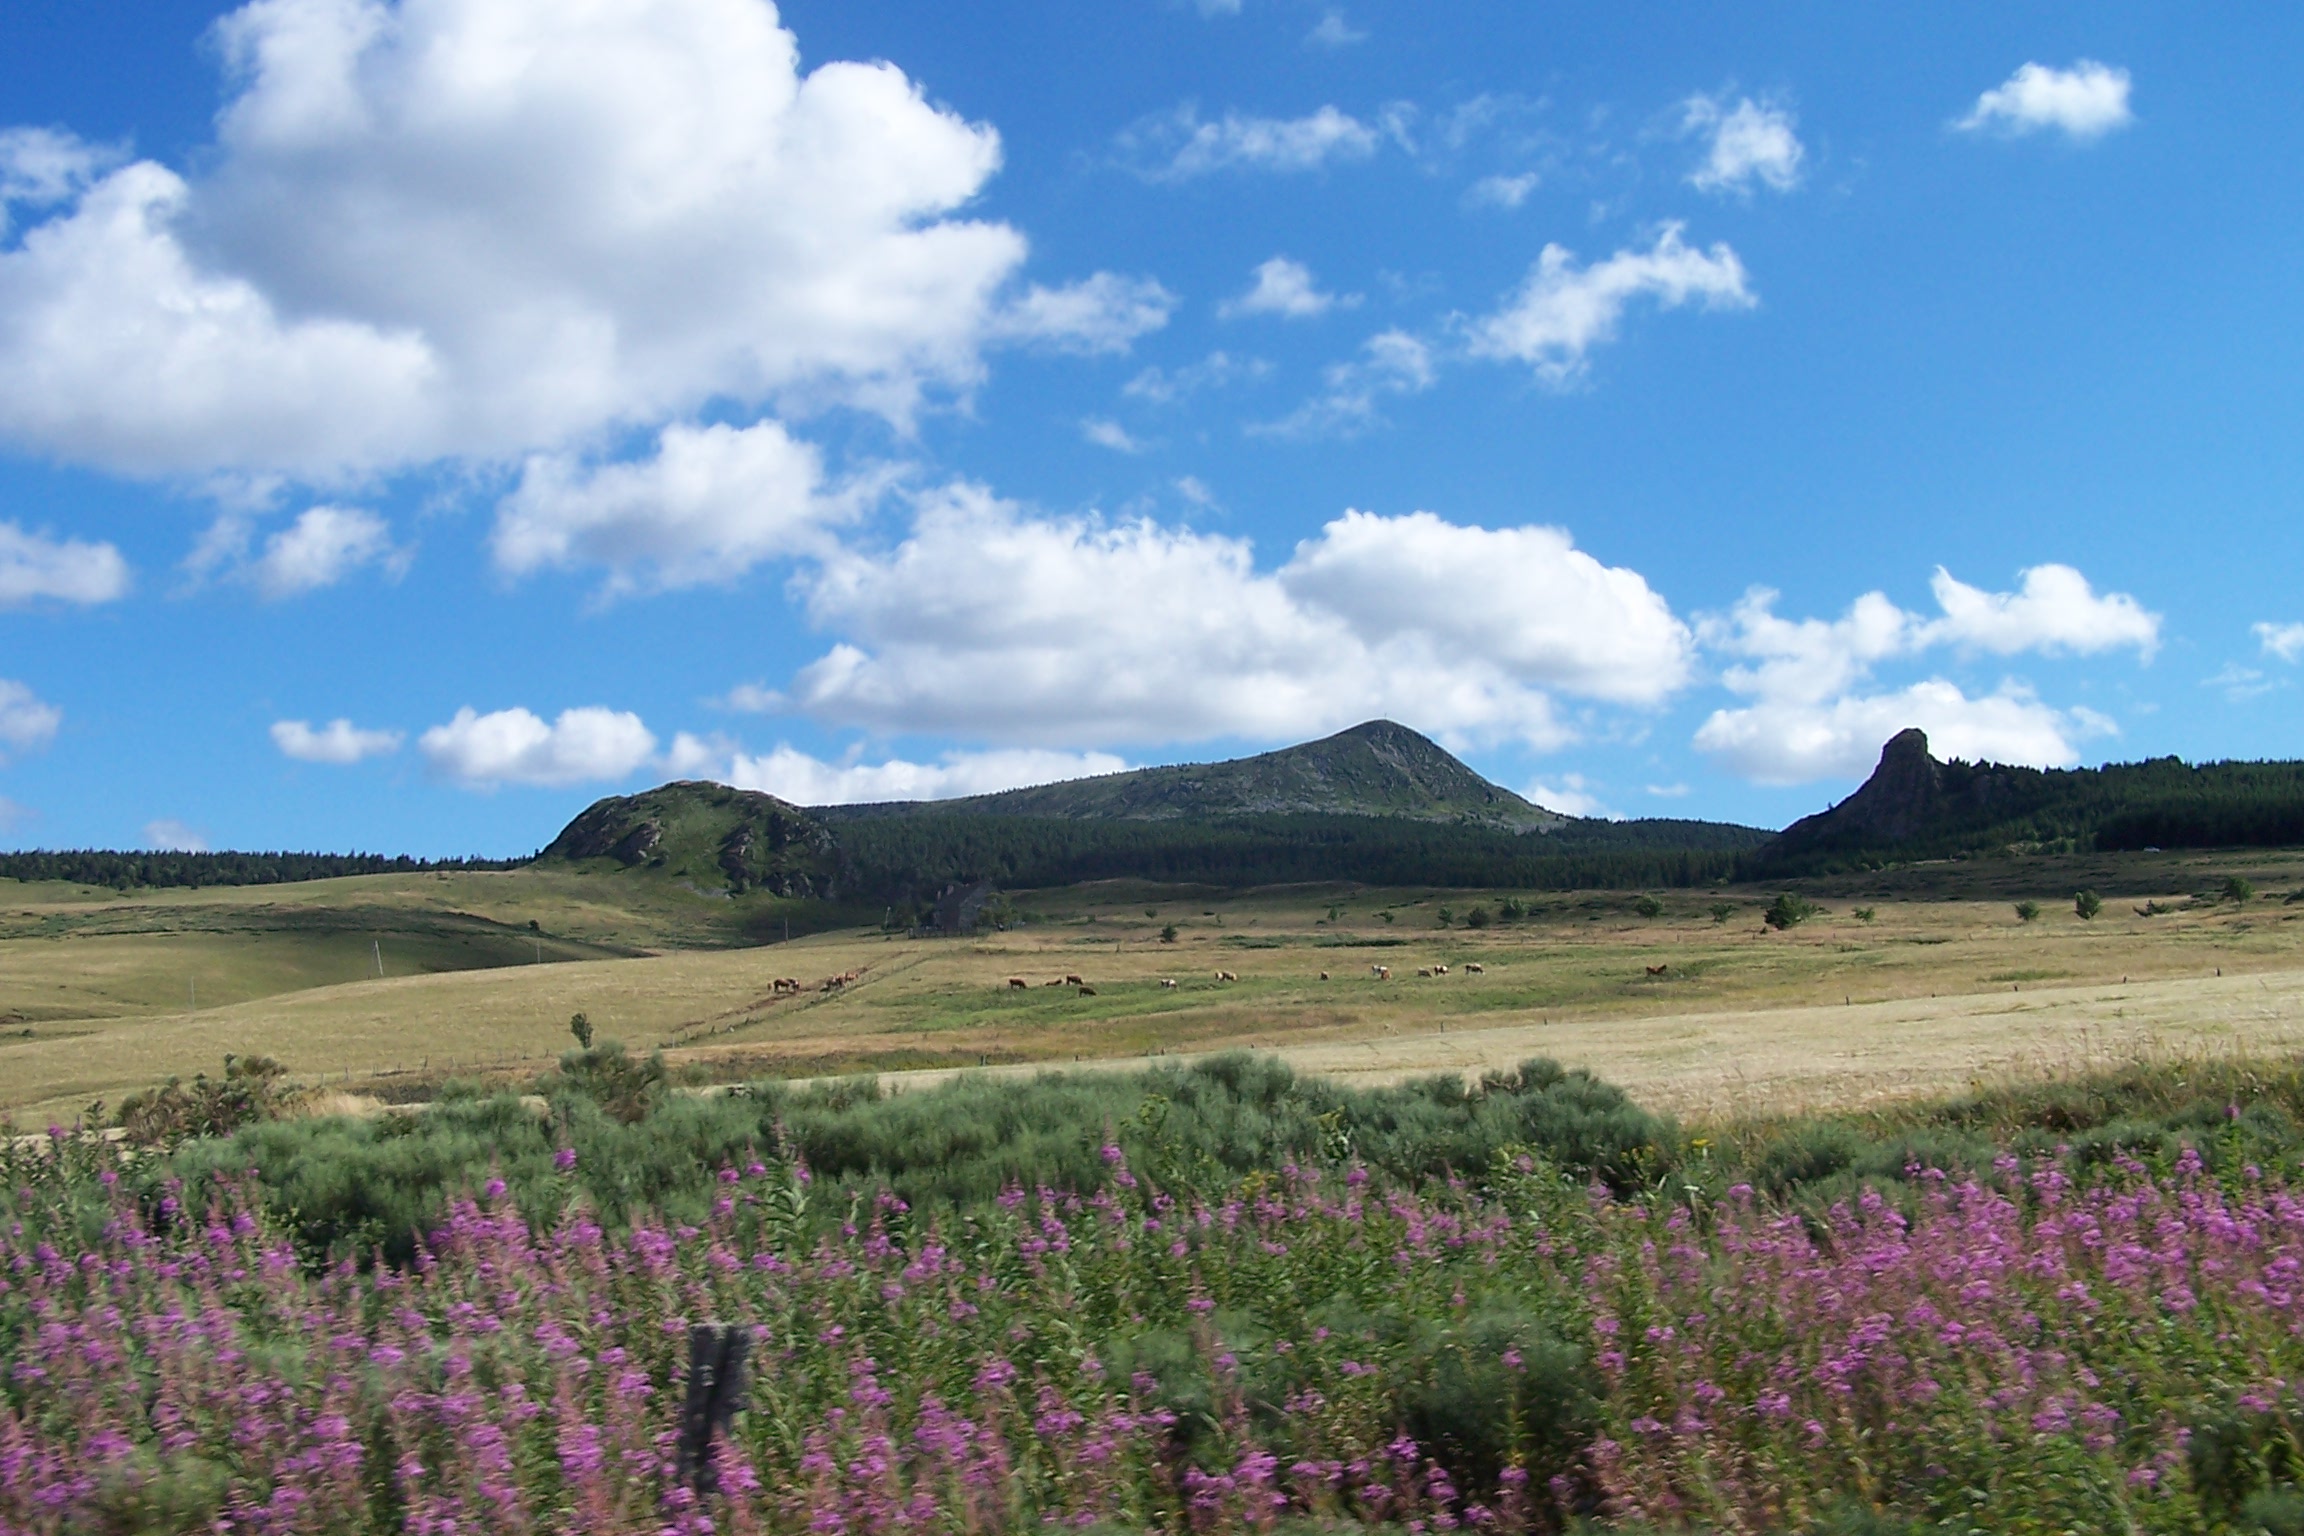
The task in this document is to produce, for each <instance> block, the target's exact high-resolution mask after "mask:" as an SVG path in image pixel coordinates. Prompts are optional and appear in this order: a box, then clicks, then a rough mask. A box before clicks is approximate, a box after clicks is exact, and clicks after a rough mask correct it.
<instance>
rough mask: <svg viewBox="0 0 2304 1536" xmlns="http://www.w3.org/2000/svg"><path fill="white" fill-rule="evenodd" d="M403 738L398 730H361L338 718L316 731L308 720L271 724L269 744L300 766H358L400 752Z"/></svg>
mask: <svg viewBox="0 0 2304 1536" xmlns="http://www.w3.org/2000/svg"><path fill="white" fill-rule="evenodd" d="M405 739H406V738H405V737H404V736H403V735H402V734H401V733H400V732H398V731H364V730H362V729H360V728H359V727H358V726H356V725H354V724H353V723H352V722H351V721H349V720H346V719H343V718H341V717H339V718H337V719H334V720H331V721H329V722H328V723H327V724H326V725H324V726H321V727H320V728H319V729H318V730H314V729H313V728H312V724H311V722H310V721H308V720H275V721H273V722H272V745H274V746H276V747H278V748H279V749H280V751H281V753H282V754H283V755H284V756H288V757H292V758H294V759H296V760H297V761H298V762H300V763H339V764H341V763H357V762H359V761H360V760H361V759H363V758H369V757H386V756H389V755H390V754H392V753H394V752H397V751H399V750H400V743H401V742H402V741H403V740H405Z"/></svg>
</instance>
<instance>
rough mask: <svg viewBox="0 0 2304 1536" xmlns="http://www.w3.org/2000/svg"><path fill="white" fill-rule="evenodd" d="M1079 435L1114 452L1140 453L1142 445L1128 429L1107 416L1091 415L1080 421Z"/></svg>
mask: <svg viewBox="0 0 2304 1536" xmlns="http://www.w3.org/2000/svg"><path fill="white" fill-rule="evenodd" d="M1080 435H1081V436H1082V437H1084V438H1086V439H1088V441H1090V442H1092V443H1094V444H1095V445H1096V446H1097V447H1099V448H1109V449H1111V450H1112V451H1113V452H1114V453H1142V452H1143V451H1144V445H1143V444H1142V443H1140V442H1138V441H1137V440H1136V439H1135V438H1134V437H1131V436H1130V435H1129V433H1128V429H1127V428H1126V427H1124V426H1122V425H1120V423H1118V422H1116V421H1114V420H1112V419H1111V418H1110V417H1108V416H1091V417H1089V418H1088V419H1087V420H1085V421H1083V422H1081V423H1080Z"/></svg>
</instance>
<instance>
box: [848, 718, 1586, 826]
mask: <svg viewBox="0 0 2304 1536" xmlns="http://www.w3.org/2000/svg"><path fill="white" fill-rule="evenodd" d="M812 814H814V815H816V816H820V817H823V818H825V819H826V820H829V821H833V822H840V821H853V820H859V819H863V818H866V817H875V816H918V815H933V816H937V817H948V816H971V815H973V816H1043V817H1055V818H1059V819H1062V820H1068V821H1079V820H1097V821H1175V820H1182V819H1186V818H1206V817H1229V816H1302V815H1312V816H1386V817H1398V818H1402V819H1405V820H1409V821H1430V822H1451V823H1456V824H1459V825H1465V826H1484V827H1495V828H1499V829H1501V830H1504V831H1509V832H1541V831H1548V830H1550V829H1552V828H1554V827H1558V826H1560V825H1562V824H1563V823H1564V822H1566V821H1567V819H1568V818H1567V817H1565V816H1562V815H1560V814H1559V813H1558V812H1557V811H1548V810H1546V809H1544V808H1543V807H1542V806H1540V805H1534V804H1531V803H1530V802H1529V801H1526V800H1523V799H1522V798H1521V797H1520V796H1518V795H1516V794H1514V793H1512V791H1510V790H1508V789H1501V788H1499V787H1497V786H1496V785H1494V784H1491V783H1489V782H1488V781H1487V780H1486V779H1484V778H1482V777H1480V775H1478V774H1477V773H1474V772H1473V771H1472V770H1471V769H1469V768H1467V767H1465V766H1464V765H1463V764H1462V763H1460V762H1458V761H1457V760H1456V759H1455V758H1454V757H1452V756H1450V755H1449V754H1448V753H1447V752H1446V751H1444V750H1442V749H1441V747H1440V746H1439V745H1438V744H1437V743H1435V742H1433V741H1431V740H1430V739H1429V738H1427V737H1424V736H1421V735H1418V734H1417V733H1416V732H1414V731H1412V730H1410V729H1408V728H1407V727H1406V726H1404V725H1395V724H1393V723H1392V722H1391V721H1389V720H1371V721H1369V722H1368V723H1367V724H1365V725H1356V726H1354V727H1352V729H1350V730H1348V731H1339V732H1338V733H1337V734H1335V735H1333V736H1328V737H1323V738H1322V739H1321V740H1319V741H1310V742H1306V743H1304V744H1303V745H1302V746H1296V747H1284V748H1282V749H1281V750H1279V751H1277V752H1263V753H1259V754H1257V755H1256V756H1254V757H1242V758H1234V759H1232V760H1230V761H1228V762H1221V763H1188V764H1184V765H1181V766H1177V767H1170V768H1138V769H1134V770H1132V771H1130V772H1127V773H1108V774H1103V775H1100V776H1098V777H1096V778H1089V779H1071V780H1068V781H1066V782H1064V783H1061V784H1042V785H1037V786H1034V787H1033V788H1030V789H1011V790H1006V791H1003V792H1002V793H1000V794H996V795H974V796H970V797H968V798H966V799H959V800H938V801H917V800H907V801H896V802H891V803H886V804H880V805H859V806H827V807H824V808H822V809H819V810H816V811H814V812H812Z"/></svg>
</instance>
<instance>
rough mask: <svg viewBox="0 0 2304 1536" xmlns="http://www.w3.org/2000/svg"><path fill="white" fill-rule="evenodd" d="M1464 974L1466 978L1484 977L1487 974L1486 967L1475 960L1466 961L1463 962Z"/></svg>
mask: <svg viewBox="0 0 2304 1536" xmlns="http://www.w3.org/2000/svg"><path fill="white" fill-rule="evenodd" d="M1464 974H1465V975H1467V976H1485V975H1487V974H1488V967H1486V966H1484V965H1482V964H1481V963H1480V962H1479V961H1477V960H1467V961H1465V962H1464Z"/></svg>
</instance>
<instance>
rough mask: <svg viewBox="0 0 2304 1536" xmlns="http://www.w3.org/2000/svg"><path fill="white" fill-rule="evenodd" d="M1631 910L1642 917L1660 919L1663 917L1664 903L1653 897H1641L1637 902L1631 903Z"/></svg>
mask: <svg viewBox="0 0 2304 1536" xmlns="http://www.w3.org/2000/svg"><path fill="white" fill-rule="evenodd" d="M1632 910H1633V911H1635V912H1637V913H1639V914H1640V915H1641V916H1642V917H1662V916H1663V915H1664V903H1662V902H1660V901H1658V900H1657V899H1656V898H1655V897H1653V896H1642V897H1641V898H1640V899H1639V900H1638V901H1635V902H1634V903H1632Z"/></svg>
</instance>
